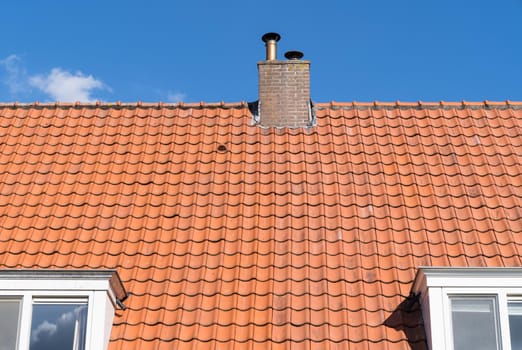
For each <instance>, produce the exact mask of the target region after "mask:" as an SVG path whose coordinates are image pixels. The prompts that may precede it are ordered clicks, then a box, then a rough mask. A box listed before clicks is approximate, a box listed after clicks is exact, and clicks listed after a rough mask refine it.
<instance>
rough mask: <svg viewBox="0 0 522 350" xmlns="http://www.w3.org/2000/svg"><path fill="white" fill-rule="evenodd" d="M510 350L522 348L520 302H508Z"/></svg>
mask: <svg viewBox="0 0 522 350" xmlns="http://www.w3.org/2000/svg"><path fill="white" fill-rule="evenodd" d="M508 311H509V331H510V333H511V350H522V302H510V303H508Z"/></svg>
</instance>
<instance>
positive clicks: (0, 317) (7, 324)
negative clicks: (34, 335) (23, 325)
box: [0, 299, 21, 350]
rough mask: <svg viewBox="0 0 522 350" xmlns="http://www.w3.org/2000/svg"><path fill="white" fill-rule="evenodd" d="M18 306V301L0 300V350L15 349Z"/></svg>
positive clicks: (18, 316)
mask: <svg viewBox="0 0 522 350" xmlns="http://www.w3.org/2000/svg"><path fill="white" fill-rule="evenodd" d="M20 304H21V303H20V300H12V299H10V300H8V299H3V300H2V299H0V350H15V349H16V344H17V340H18V325H19V324H20Z"/></svg>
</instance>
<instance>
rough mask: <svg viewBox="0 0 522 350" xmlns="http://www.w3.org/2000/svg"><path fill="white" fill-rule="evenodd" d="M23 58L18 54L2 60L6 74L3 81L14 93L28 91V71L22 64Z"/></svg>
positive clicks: (0, 63)
mask: <svg viewBox="0 0 522 350" xmlns="http://www.w3.org/2000/svg"><path fill="white" fill-rule="evenodd" d="M20 61H21V58H20V56H17V55H9V56H7V57H6V58H5V59H3V60H0V66H2V67H3V68H4V69H5V72H6V76H5V78H4V79H3V83H4V84H5V85H7V88H8V89H9V92H10V93H11V94H12V95H17V94H20V93H24V92H28V90H29V86H28V85H27V72H26V70H25V68H23V67H22V65H21V64H20Z"/></svg>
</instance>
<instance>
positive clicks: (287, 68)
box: [257, 33, 313, 128]
mask: <svg viewBox="0 0 522 350" xmlns="http://www.w3.org/2000/svg"><path fill="white" fill-rule="evenodd" d="M280 38H281V36H280V35H279V34H277V33H266V34H265V35H263V37H262V40H263V41H264V42H265V45H266V60H265V61H260V62H258V63H257V68H258V71H259V102H258V110H257V113H258V115H257V122H258V124H260V125H261V126H265V127H290V128H302V127H309V126H312V125H313V118H312V108H311V101H310V61H305V60H302V58H303V53H301V52H299V51H289V52H287V53H286V54H285V57H286V58H287V60H282V61H280V60H278V59H277V42H278V41H279V39H280Z"/></svg>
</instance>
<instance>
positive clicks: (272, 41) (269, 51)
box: [261, 33, 281, 61]
mask: <svg viewBox="0 0 522 350" xmlns="http://www.w3.org/2000/svg"><path fill="white" fill-rule="evenodd" d="M279 39H281V35H279V34H277V33H266V34H265V35H263V37H262V38H261V40H263V41H264V42H265V46H266V60H267V61H275V60H277V42H278V41H279Z"/></svg>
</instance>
